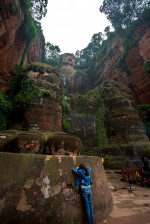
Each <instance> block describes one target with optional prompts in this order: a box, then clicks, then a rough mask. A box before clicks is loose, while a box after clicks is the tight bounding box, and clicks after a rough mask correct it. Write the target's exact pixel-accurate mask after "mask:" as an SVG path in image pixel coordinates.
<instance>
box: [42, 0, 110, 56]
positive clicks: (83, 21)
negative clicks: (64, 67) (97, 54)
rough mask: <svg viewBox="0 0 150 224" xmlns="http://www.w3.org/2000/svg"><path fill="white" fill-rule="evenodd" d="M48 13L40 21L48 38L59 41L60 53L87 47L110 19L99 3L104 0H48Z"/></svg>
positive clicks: (49, 40)
mask: <svg viewBox="0 0 150 224" xmlns="http://www.w3.org/2000/svg"><path fill="white" fill-rule="evenodd" d="M48 2H49V3H48V7H47V10H48V12H47V15H46V17H44V18H43V19H42V21H41V23H42V28H43V33H44V36H45V41H46V42H50V43H52V44H54V45H58V46H59V47H60V49H61V53H75V52H76V51H77V50H81V49H83V48H85V47H86V46H87V45H88V43H89V42H90V41H91V37H92V36H93V34H94V33H98V32H103V31H104V29H105V27H106V26H109V25H110V23H109V22H108V20H107V19H106V17H105V15H104V14H102V13H100V11H99V7H100V5H101V4H102V2H103V0H49V1H48Z"/></svg>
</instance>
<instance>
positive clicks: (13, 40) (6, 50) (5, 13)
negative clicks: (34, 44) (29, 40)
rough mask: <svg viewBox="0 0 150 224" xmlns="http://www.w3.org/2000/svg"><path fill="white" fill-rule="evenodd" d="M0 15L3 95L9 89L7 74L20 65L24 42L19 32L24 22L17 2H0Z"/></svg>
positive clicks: (1, 85) (9, 83)
mask: <svg viewBox="0 0 150 224" xmlns="http://www.w3.org/2000/svg"><path fill="white" fill-rule="evenodd" d="M0 14H1V20H0V27H1V29H0V90H1V91H2V92H4V93H5V92H6V91H7V90H9V89H10V87H11V81H12V77H11V75H10V73H9V72H10V70H11V69H12V67H13V65H14V64H19V63H20V61H21V58H22V54H23V51H24V48H25V45H26V41H25V39H24V37H23V36H22V35H21V32H20V31H19V28H20V26H21V24H22V22H23V20H24V14H23V12H22V11H21V9H20V4H19V1H12V0H8V1H6V0H4V1H1V6H0Z"/></svg>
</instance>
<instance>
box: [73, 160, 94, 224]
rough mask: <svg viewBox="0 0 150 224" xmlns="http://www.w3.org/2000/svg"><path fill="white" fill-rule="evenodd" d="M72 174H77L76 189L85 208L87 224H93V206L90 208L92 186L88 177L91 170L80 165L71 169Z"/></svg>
mask: <svg viewBox="0 0 150 224" xmlns="http://www.w3.org/2000/svg"><path fill="white" fill-rule="evenodd" d="M72 172H73V173H76V174H77V179H76V188H77V189H79V190H80V192H81V196H82V200H83V205H84V208H85V212H86V216H87V219H88V224H93V206H92V191H91V184H93V182H92V179H91V177H90V174H91V168H90V167H85V165H84V164H80V165H79V167H77V168H73V170H72Z"/></svg>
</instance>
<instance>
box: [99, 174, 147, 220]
mask: <svg viewBox="0 0 150 224" xmlns="http://www.w3.org/2000/svg"><path fill="white" fill-rule="evenodd" d="M106 175H107V178H108V183H109V188H110V189H111V193H112V197H113V210H112V212H111V213H110V214H109V216H108V217H107V218H106V219H105V220H103V221H101V222H98V223H96V224H104V223H106V224H150V188H143V187H141V186H140V185H138V184H132V185H131V189H133V190H134V191H132V192H131V191H129V190H128V189H130V188H129V184H128V182H126V181H125V182H123V181H121V173H120V174H119V172H118V171H111V170H106Z"/></svg>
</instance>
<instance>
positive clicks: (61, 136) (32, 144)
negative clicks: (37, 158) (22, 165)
mask: <svg viewBox="0 0 150 224" xmlns="http://www.w3.org/2000/svg"><path fill="white" fill-rule="evenodd" d="M81 149H82V142H81V140H80V139H79V138H78V137H76V136H73V135H69V134H67V133H65V132H41V131H39V130H33V129H31V130H30V131H16V130H7V131H5V132H0V152H15V153H30V154H34V153H35V154H47V155H72V156H73V155H74V156H76V155H80V153H81Z"/></svg>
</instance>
